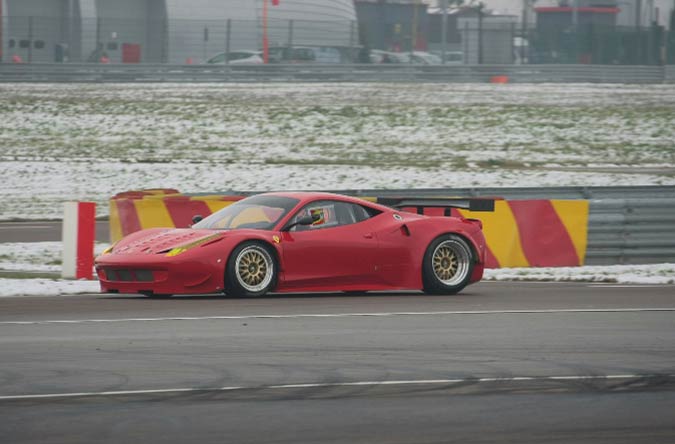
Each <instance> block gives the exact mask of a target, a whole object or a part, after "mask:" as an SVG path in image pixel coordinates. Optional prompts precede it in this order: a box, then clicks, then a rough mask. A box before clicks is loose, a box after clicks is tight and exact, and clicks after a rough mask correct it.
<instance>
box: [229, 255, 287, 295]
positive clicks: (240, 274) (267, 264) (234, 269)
mask: <svg viewBox="0 0 675 444" xmlns="http://www.w3.org/2000/svg"><path fill="white" fill-rule="evenodd" d="M276 282H277V263H276V260H275V259H274V253H273V252H272V251H271V250H270V248H269V247H267V246H266V245H264V244H262V243H259V242H244V243H242V244H241V245H239V246H238V247H237V248H235V249H234V251H233V252H232V254H231V255H230V258H229V259H228V261H227V269H226V272H225V293H227V294H228V295H230V296H250V297H254V296H263V295H264V294H266V293H267V292H268V291H270V290H271V289H272V288H274V286H275V285H276Z"/></svg>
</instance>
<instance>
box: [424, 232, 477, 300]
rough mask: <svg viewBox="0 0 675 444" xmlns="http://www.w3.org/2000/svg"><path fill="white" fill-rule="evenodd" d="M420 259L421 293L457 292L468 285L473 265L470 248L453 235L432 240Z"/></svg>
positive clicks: (473, 260) (474, 260) (472, 254)
mask: <svg viewBox="0 0 675 444" xmlns="http://www.w3.org/2000/svg"><path fill="white" fill-rule="evenodd" d="M423 260H424V262H423V263H422V280H423V283H424V292H425V293H430V294H456V293H459V292H460V291H461V290H462V289H463V288H464V287H466V286H467V285H468V284H469V280H470V279H471V274H472V273H473V268H474V265H475V263H476V259H475V255H474V253H473V250H472V249H471V246H469V244H468V243H467V241H466V240H465V239H464V238H462V237H461V236H458V235H456V234H445V235H443V236H439V237H437V238H436V239H434V241H433V242H431V244H429V247H427V251H426V253H425V254H424V259H423Z"/></svg>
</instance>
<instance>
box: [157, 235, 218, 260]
mask: <svg viewBox="0 0 675 444" xmlns="http://www.w3.org/2000/svg"><path fill="white" fill-rule="evenodd" d="M221 239H222V237H221V236H220V234H213V235H211V236H207V237H205V238H203V239H199V240H196V241H194V242H190V243H189V244H185V245H181V246H180V247H175V248H171V249H170V250H164V251H160V252H159V253H160V254H161V253H166V254H165V256H166V257H173V256H178V255H179V254H183V253H185V252H186V251H188V250H190V249H192V248H195V247H199V246H202V245H206V244H210V243H213V242H217V241H219V240H221Z"/></svg>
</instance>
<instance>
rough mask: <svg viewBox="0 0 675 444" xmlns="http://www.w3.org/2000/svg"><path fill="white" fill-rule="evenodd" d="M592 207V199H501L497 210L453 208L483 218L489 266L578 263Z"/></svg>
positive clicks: (433, 212)
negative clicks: (590, 202) (479, 210)
mask: <svg viewBox="0 0 675 444" xmlns="http://www.w3.org/2000/svg"><path fill="white" fill-rule="evenodd" d="M588 211H589V202H588V201H587V200H508V201H507V200H497V201H495V211H494V212H471V211H466V210H456V209H453V210H452V213H453V215H455V214H459V215H462V216H464V217H467V218H471V219H480V221H481V222H483V234H484V235H485V240H486V241H487V247H488V257H487V261H486V267H487V268H502V267H576V266H580V265H583V264H584V260H585V258H586V245H587V243H588V240H587V239H588ZM425 214H428V215H442V214H443V210H442V209H439V208H429V209H427V210H426V211H425Z"/></svg>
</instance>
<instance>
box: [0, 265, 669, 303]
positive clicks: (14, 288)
mask: <svg viewBox="0 0 675 444" xmlns="http://www.w3.org/2000/svg"><path fill="white" fill-rule="evenodd" d="M485 280H487V281H504V280H519V281H558V282H560V281H565V282H595V283H598V282H605V283H619V284H671V285H672V284H675V264H657V265H611V266H602V267H575V268H503V269H499V270H486V271H485ZM98 291H99V286H98V281H67V280H62V279H2V278H0V297H14V296H59V295H61V296H67V295H74V294H83V293H97V292H98Z"/></svg>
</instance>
